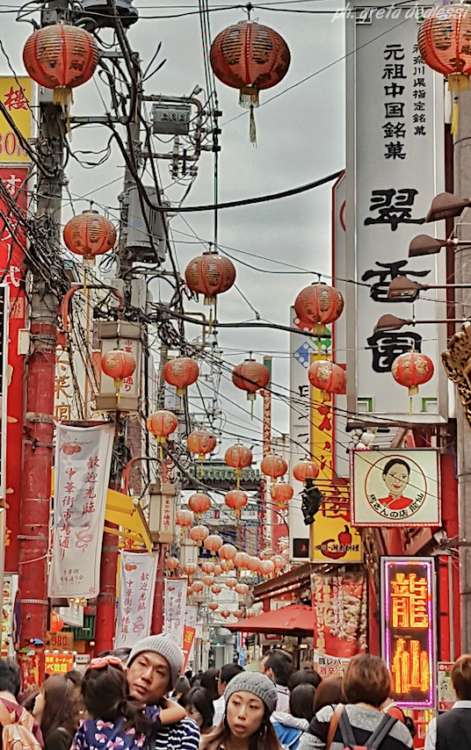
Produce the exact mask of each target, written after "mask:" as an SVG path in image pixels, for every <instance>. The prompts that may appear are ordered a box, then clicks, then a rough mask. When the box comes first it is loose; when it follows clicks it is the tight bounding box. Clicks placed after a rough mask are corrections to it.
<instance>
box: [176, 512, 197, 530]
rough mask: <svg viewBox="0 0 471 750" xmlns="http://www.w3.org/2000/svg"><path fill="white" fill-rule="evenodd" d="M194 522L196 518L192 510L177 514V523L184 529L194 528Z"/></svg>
mask: <svg viewBox="0 0 471 750" xmlns="http://www.w3.org/2000/svg"><path fill="white" fill-rule="evenodd" d="M193 520H194V517H193V513H192V512H191V510H185V509H181V510H177V512H176V513H175V523H176V524H177V526H181V527H182V528H183V529H189V528H190V526H193Z"/></svg>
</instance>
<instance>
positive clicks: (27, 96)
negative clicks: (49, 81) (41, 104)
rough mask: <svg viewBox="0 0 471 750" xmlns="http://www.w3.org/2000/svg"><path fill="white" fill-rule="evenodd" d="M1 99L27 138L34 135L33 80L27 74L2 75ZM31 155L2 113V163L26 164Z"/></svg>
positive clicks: (0, 78)
mask: <svg viewBox="0 0 471 750" xmlns="http://www.w3.org/2000/svg"><path fill="white" fill-rule="evenodd" d="M0 101H1V102H2V103H3V105H4V106H5V107H6V109H7V110H8V114H9V115H10V117H11V119H12V120H13V122H14V123H15V126H16V128H17V130H19V131H20V132H21V134H22V135H23V136H24V138H25V139H29V138H31V137H32V135H33V115H32V112H33V110H32V104H33V82H32V80H31V78H27V77H26V76H17V77H15V76H0ZM30 161H31V157H30V156H29V154H28V153H27V152H26V151H25V149H24V148H23V146H22V144H21V142H20V140H19V139H18V136H17V134H16V133H15V131H14V130H13V128H12V127H11V125H10V124H9V123H8V122H7V120H6V118H5V117H4V115H3V114H0V163H3V164H25V163H28V162H30Z"/></svg>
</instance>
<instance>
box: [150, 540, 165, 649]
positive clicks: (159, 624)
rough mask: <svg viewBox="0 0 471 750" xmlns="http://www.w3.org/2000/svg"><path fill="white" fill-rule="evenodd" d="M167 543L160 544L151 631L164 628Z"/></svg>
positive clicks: (154, 631)
mask: <svg viewBox="0 0 471 750" xmlns="http://www.w3.org/2000/svg"><path fill="white" fill-rule="evenodd" d="M167 549H168V547H167V545H166V544H159V559H158V562H157V575H156V577H155V589H154V606H153V609H152V625H151V633H152V634H154V633H161V632H162V630H163V629H164V593H165V561H166V559H167Z"/></svg>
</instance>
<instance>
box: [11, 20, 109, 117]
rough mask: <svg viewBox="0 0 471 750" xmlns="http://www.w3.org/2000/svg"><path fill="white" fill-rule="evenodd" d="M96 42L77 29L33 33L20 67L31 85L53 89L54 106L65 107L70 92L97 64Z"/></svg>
mask: <svg viewBox="0 0 471 750" xmlns="http://www.w3.org/2000/svg"><path fill="white" fill-rule="evenodd" d="M99 54H100V53H99V49H98V45H97V43H96V41H95V38H94V37H93V36H92V34H90V33H89V32H88V31H85V29H82V28H80V27H79V26H70V25H68V24H65V23H54V24H49V25H48V26H44V27H43V28H41V29H38V30H37V31H34V32H33V33H32V34H31V36H30V37H28V39H27V40H26V43H25V46H24V48H23V63H24V66H25V68H26V70H27V71H28V74H29V75H30V76H31V78H32V79H33V81H36V83H38V84H39V85H40V86H44V88H46V89H53V91H54V94H53V101H54V103H55V104H60V105H63V106H68V104H69V103H70V101H71V98H72V91H71V90H72V89H73V88H76V87H77V86H81V85H82V84H83V83H86V82H87V81H88V80H89V79H90V78H91V77H92V76H93V74H94V72H95V68H96V66H97V64H98V58H99Z"/></svg>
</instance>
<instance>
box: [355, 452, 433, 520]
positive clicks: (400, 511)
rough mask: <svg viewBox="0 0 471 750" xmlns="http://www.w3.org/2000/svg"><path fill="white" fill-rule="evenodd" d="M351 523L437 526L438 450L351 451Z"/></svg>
mask: <svg viewBox="0 0 471 750" xmlns="http://www.w3.org/2000/svg"><path fill="white" fill-rule="evenodd" d="M352 454H353V457H352V468H351V471H352V483H351V486H352V523H353V525H354V526H409V527H410V526H439V525H440V478H439V462H438V451H437V450H435V449H433V448H408V449H404V450H402V449H397V450H396V449H391V450H355V451H352Z"/></svg>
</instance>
